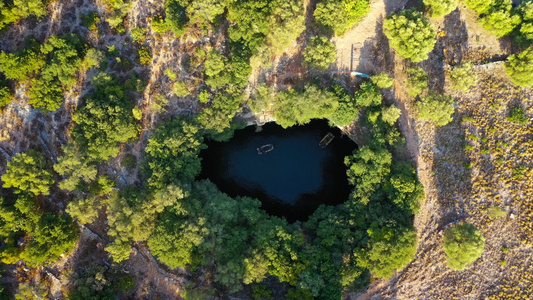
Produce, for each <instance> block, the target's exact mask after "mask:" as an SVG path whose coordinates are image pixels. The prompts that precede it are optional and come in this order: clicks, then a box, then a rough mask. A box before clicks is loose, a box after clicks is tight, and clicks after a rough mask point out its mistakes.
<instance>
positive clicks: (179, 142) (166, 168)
mask: <svg viewBox="0 0 533 300" xmlns="http://www.w3.org/2000/svg"><path fill="white" fill-rule="evenodd" d="M202 142H203V137H202V133H201V132H200V130H199V128H198V126H197V125H195V124H193V123H192V122H190V121H187V120H184V119H179V118H178V119H174V120H172V121H170V122H168V123H165V124H163V125H161V126H159V127H158V128H157V130H156V131H155V133H154V135H153V136H152V137H151V138H150V140H149V141H148V146H146V156H147V157H146V162H147V165H148V175H149V178H148V184H149V185H150V186H152V187H155V188H163V187H165V186H167V185H168V184H171V183H173V184H178V185H179V184H185V183H187V182H190V181H192V180H193V179H194V178H195V177H196V175H198V174H199V173H200V171H201V169H202V167H201V163H200V161H201V159H200V158H199V157H198V156H199V154H200V150H201V149H203V148H204V146H203V144H202Z"/></svg>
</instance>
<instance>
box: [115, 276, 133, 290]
mask: <svg viewBox="0 0 533 300" xmlns="http://www.w3.org/2000/svg"><path fill="white" fill-rule="evenodd" d="M134 286H135V278H133V276H131V275H129V274H128V275H124V276H122V277H119V278H118V279H116V280H114V281H113V287H114V288H115V289H117V290H119V291H121V292H123V293H126V292H127V291H129V290H131V289H132V288H133V287H134Z"/></svg>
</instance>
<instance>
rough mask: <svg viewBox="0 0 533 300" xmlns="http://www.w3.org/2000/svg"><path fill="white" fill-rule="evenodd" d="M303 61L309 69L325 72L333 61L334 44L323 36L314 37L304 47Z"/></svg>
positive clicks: (335, 54) (334, 55)
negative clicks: (313, 68)
mask: <svg viewBox="0 0 533 300" xmlns="http://www.w3.org/2000/svg"><path fill="white" fill-rule="evenodd" d="M303 55H304V61H305V63H306V64H307V65H308V66H310V67H315V68H318V69H320V70H326V69H327V68H328V67H329V65H330V64H331V63H333V62H334V61H335V58H336V57H337V53H336V50H335V44H333V43H332V42H331V41H330V40H329V39H328V38H327V37H325V36H314V37H312V38H311V39H310V41H309V44H307V46H305V50H304V53H303Z"/></svg>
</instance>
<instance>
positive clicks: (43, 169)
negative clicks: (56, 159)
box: [1, 149, 54, 196]
mask: <svg viewBox="0 0 533 300" xmlns="http://www.w3.org/2000/svg"><path fill="white" fill-rule="evenodd" d="M48 170H49V166H48V163H47V161H46V158H45V157H44V155H42V154H41V153H40V152H37V151H35V150H31V149H30V150H28V152H26V153H17V154H16V155H15V156H13V158H12V159H11V161H10V162H8V163H7V171H6V173H5V174H4V175H2V177H1V178H2V181H3V182H4V184H3V187H5V188H10V187H14V188H16V189H17V190H18V191H19V192H28V193H31V194H33V195H36V196H38V195H48V193H49V190H50V186H51V185H52V184H54V179H53V177H52V174H51V173H50V172H49V171H48Z"/></svg>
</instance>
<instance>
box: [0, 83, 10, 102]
mask: <svg viewBox="0 0 533 300" xmlns="http://www.w3.org/2000/svg"><path fill="white" fill-rule="evenodd" d="M11 100H13V93H12V92H11V89H10V88H9V86H8V85H7V83H6V82H5V81H4V82H3V81H0V108H2V107H4V106H6V105H8V104H9V103H10V102H11Z"/></svg>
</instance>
